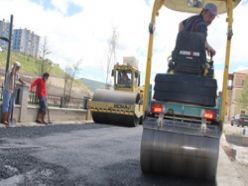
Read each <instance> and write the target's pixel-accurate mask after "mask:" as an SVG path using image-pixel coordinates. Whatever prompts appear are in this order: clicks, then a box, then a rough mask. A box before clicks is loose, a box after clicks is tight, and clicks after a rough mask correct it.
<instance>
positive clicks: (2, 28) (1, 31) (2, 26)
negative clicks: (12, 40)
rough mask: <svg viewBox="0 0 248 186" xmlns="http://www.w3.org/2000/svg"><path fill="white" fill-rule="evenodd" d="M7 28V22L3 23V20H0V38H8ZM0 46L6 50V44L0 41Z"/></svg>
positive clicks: (8, 24)
mask: <svg viewBox="0 0 248 186" xmlns="http://www.w3.org/2000/svg"><path fill="white" fill-rule="evenodd" d="M9 27H10V23H9V22H5V20H4V19H3V20H2V21H1V20H0V36H1V37H6V38H9ZM0 46H1V47H3V48H7V47H8V42H6V41H3V40H0Z"/></svg>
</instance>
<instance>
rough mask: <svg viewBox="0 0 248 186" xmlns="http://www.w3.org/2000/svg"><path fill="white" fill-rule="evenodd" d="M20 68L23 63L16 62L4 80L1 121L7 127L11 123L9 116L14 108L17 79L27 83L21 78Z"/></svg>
mask: <svg viewBox="0 0 248 186" xmlns="http://www.w3.org/2000/svg"><path fill="white" fill-rule="evenodd" d="M20 68H21V64H20V63H19V62H15V63H14V64H13V66H12V68H11V71H10V72H8V73H7V74H6V79H5V82H4V87H3V103H2V115H1V123H3V124H4V125H5V126H6V127H8V125H9V117H10V114H11V113H12V112H13V109H14V108H13V107H14V92H15V88H16V81H17V80H18V81H19V82H21V83H22V84H23V85H24V84H25V83H24V82H23V81H22V80H21V79H20V78H19V70H20Z"/></svg>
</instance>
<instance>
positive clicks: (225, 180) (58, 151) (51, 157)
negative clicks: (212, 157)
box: [0, 124, 246, 186]
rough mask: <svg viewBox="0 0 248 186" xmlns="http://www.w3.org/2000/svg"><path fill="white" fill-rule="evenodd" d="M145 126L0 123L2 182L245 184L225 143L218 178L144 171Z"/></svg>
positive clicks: (1, 185) (55, 185)
mask: <svg viewBox="0 0 248 186" xmlns="http://www.w3.org/2000/svg"><path fill="white" fill-rule="evenodd" d="M141 135H142V126H139V127H136V128H126V127H118V126H110V125H99V124H81V125H80V124H77V125H50V126H38V127H37V126H36V127H14V128H8V129H5V128H0V186H8V185H11V186H12V185H16V186H17V185H18V186H19V185H20V186H24V185H25V186H36V185H40V186H41V185H42V186H70V185H75V186H79V185H80V186H81V185H82V186H112V185H117V186H119V185H120V186H121V185H126V186H132V185H140V186H150V185H151V186H167V185H168V186H170V185H171V186H185V185H186V186H187V185H190V186H191V185H195V186H199V185H224V186H228V185H230V186H231V185H232V186H233V185H238V186H246V183H245V181H244V180H243V179H242V176H240V175H239V172H238V171H237V167H236V165H234V163H233V162H232V161H230V160H229V159H228V157H227V156H226V154H225V153H224V151H223V149H222V148H220V158H219V165H218V174H217V180H216V183H210V182H205V181H201V180H190V179H185V178H177V177H168V176H161V175H160V176H158V175H149V176H145V175H143V174H142V172H141V169H140V162H139V156H140V143H141Z"/></svg>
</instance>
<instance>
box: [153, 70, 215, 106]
mask: <svg viewBox="0 0 248 186" xmlns="http://www.w3.org/2000/svg"><path fill="white" fill-rule="evenodd" d="M216 91H217V82H216V80H215V79H211V78H206V77H201V76H195V75H182V74H177V75H170V74H157V76H156V78H155V87H154V99H156V100H159V101H176V102H183V103H189V104H197V105H202V106H215V100H216Z"/></svg>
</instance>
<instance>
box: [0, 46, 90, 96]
mask: <svg viewBox="0 0 248 186" xmlns="http://www.w3.org/2000/svg"><path fill="white" fill-rule="evenodd" d="M6 56H7V52H6V50H3V51H2V52H0V69H1V74H0V76H1V77H0V81H1V82H0V83H1V84H2V82H3V79H4V77H3V76H4V73H3V72H4V70H5V66H6ZM15 61H19V62H20V63H21V64H22V68H21V71H20V74H21V75H22V76H23V77H24V80H25V81H26V82H27V83H28V84H29V83H31V81H32V80H33V79H34V78H36V77H37V76H39V75H41V74H42V73H41V64H42V63H43V61H42V59H41V58H39V59H38V58H33V57H31V56H28V55H24V54H22V53H19V52H13V51H11V59H10V67H9V68H11V65H12V64H13V63H14V62H15ZM44 69H45V70H46V71H48V72H49V73H50V78H49V81H48V83H47V88H48V92H49V93H50V94H52V95H59V96H62V95H63V88H64V77H65V72H64V70H63V69H61V68H60V66H59V65H58V64H55V63H54V62H52V61H50V60H46V61H45V62H44ZM72 91H73V93H72V97H82V96H83V95H88V94H91V91H90V90H89V88H88V87H87V85H85V84H84V83H83V82H81V81H80V80H75V81H74V82H73V88H72Z"/></svg>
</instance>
